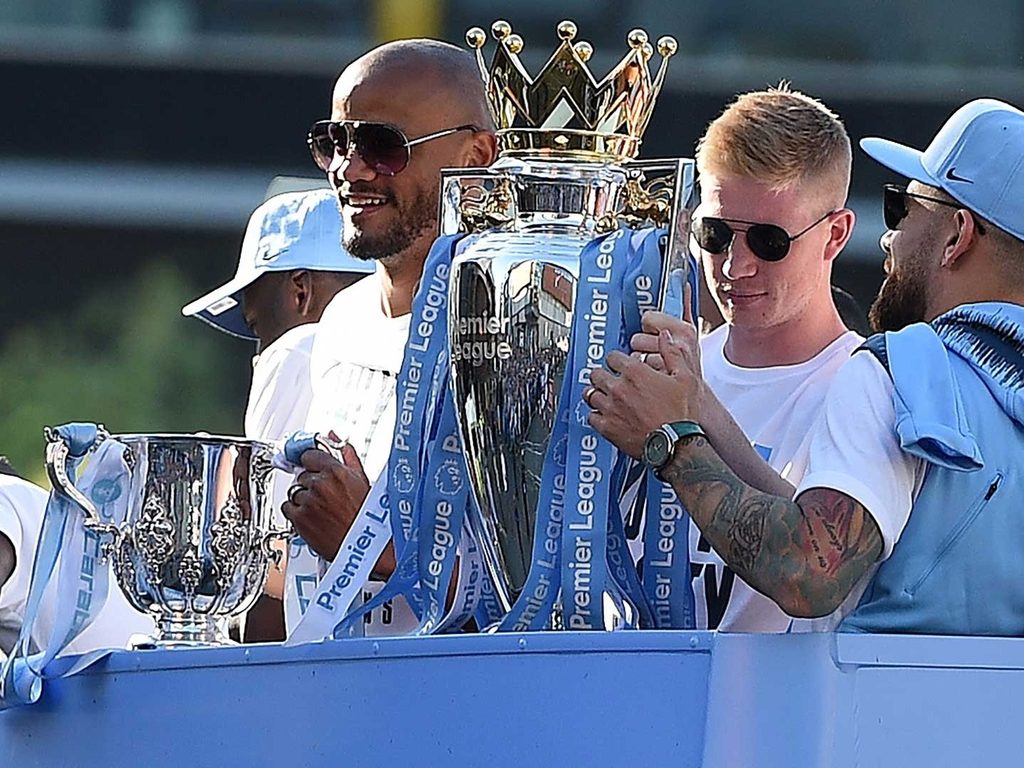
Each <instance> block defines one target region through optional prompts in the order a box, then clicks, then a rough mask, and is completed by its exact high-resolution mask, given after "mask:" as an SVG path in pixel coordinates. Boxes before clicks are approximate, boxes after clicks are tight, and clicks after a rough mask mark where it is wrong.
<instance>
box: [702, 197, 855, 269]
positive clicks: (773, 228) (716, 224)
mask: <svg viewBox="0 0 1024 768" xmlns="http://www.w3.org/2000/svg"><path fill="white" fill-rule="evenodd" d="M837 210H839V209H838V208H837V209H834V210H831V211H829V212H828V213H826V214H824V215H823V216H821V217H820V218H818V219H815V221H814V223H813V224H810V225H809V226H807V227H804V228H803V229H801V230H800V231H799V232H797V233H796V234H795V235H791V234H789V232H787V231H786V230H784V229H783V228H782V227H780V226H779V225H778V224H761V223H759V222H756V221H743V220H741V219H719V218H715V217H714V216H702V217H700V218H698V219H694V220H693V226H692V227H691V232H692V233H693V237H694V239H695V240H696V241H697V245H699V246H700V248H701V250H704V251H707V252H708V253H711V254H714V255H716V256H717V255H719V254H722V253H725V252H726V250H728V248H729V246H730V245H732V240H733V238H734V237H735V236H736V233H737V232H743V233H744V234H745V235H746V238H747V247H749V248H750V251H751V252H752V253H753V254H754V255H755V256H757V257H758V258H759V259H762V260H764V261H782V260H783V259H784V258H786V254H787V253H789V246H790V244H792V242H793V241H794V240H796V239H797V238H799V237H803V236H804V235H806V234H807V233H808V232H810V231H811V230H812V229H814V228H815V227H816V226H818V225H819V224H821V222H823V221H824V220H825V219H827V218H828V217H829V216H831V215H832V214H833V213H835V212H836V211H837ZM733 224H745V225H746V229H733V227H732V226H731V225H733Z"/></svg>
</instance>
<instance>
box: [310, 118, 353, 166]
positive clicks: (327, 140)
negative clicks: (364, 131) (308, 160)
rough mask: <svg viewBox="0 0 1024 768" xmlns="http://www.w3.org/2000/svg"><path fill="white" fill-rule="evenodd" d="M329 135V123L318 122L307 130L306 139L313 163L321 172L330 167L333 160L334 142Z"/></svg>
mask: <svg viewBox="0 0 1024 768" xmlns="http://www.w3.org/2000/svg"><path fill="white" fill-rule="evenodd" d="M330 133H331V132H330V123H327V122H320V123H316V124H314V125H313V127H312V128H310V129H309V136H307V137H306V142H307V143H308V144H309V153H310V154H311V155H312V156H313V162H314V163H316V164H317V166H318V167H319V168H320V170H323V171H326V170H327V169H328V168H329V167H330V165H331V160H332V159H333V158H334V140H333V139H332V138H331V135H330ZM342 134H344V131H342Z"/></svg>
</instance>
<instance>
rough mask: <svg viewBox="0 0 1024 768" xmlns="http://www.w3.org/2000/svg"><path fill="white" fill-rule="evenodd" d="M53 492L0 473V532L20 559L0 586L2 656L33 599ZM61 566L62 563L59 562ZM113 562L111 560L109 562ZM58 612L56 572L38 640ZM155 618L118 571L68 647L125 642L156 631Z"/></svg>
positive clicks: (80, 649) (38, 624) (43, 637)
mask: <svg viewBox="0 0 1024 768" xmlns="http://www.w3.org/2000/svg"><path fill="white" fill-rule="evenodd" d="M48 498H49V495H48V494H47V493H46V491H44V490H43V489H42V488H40V487H38V486H36V485H33V484H32V483H30V482H28V481H26V480H22V479H20V478H17V477H12V476H10V475H0V534H3V535H4V536H6V537H7V538H8V539H9V540H10V541H11V543H12V544H13V545H14V552H15V554H16V557H17V563H16V564H15V566H14V572H13V573H12V574H11V576H10V578H9V579H8V580H7V583H6V584H4V585H3V586H2V587H0V659H2V658H3V657H4V654H5V652H8V651H9V650H10V648H11V647H12V645H13V642H14V641H15V640H17V635H18V632H19V631H20V629H21V623H22V618H23V617H24V614H25V603H26V601H27V600H28V590H29V583H30V581H31V578H32V561H33V560H34V559H35V554H36V544H37V542H38V540H39V533H40V531H41V529H42V526H43V512H44V510H45V509H46V502H47V499H48ZM58 567H59V564H58ZM107 567H108V568H109V565H108V566H107ZM55 613H56V575H55V576H54V578H53V579H52V580H51V582H50V585H49V587H48V589H47V591H46V592H45V593H44V597H43V602H42V603H41V604H40V607H39V615H38V617H37V619H36V625H35V628H34V630H33V633H32V634H33V640H34V641H35V642H36V644H37V645H38V646H42V645H44V644H45V643H46V642H47V641H48V640H49V637H50V633H51V631H52V630H53V626H54V621H55ZM154 629H155V627H154V624H153V619H152V618H151V617H150V616H148V615H147V614H143V613H139V612H138V611H136V610H135V609H134V608H132V607H131V606H130V605H129V604H128V601H127V600H126V599H125V597H124V595H123V594H122V593H121V589H120V587H118V585H117V583H116V579H115V578H114V576H113V574H111V576H110V582H109V589H108V591H107V601H106V603H104V605H103V608H101V609H100V612H99V614H98V615H97V616H96V618H95V619H94V620H93V623H92V624H90V625H89V626H88V627H87V628H86V629H85V630H84V631H83V632H82V634H80V635H79V636H78V637H76V638H75V639H74V641H72V642H71V644H70V645H69V646H68V647H67V649H65V651H64V652H63V653H85V652H86V651H91V650H96V649H100V648H124V647H125V646H126V645H127V644H128V641H129V639H130V638H131V636H132V635H133V634H146V635H152V634H153V633H154Z"/></svg>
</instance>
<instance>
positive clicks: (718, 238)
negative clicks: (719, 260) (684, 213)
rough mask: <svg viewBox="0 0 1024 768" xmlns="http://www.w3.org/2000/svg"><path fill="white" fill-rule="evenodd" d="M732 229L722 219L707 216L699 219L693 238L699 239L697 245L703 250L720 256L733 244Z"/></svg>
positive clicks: (696, 222)
mask: <svg viewBox="0 0 1024 768" xmlns="http://www.w3.org/2000/svg"><path fill="white" fill-rule="evenodd" d="M732 234H733V232H732V227H730V226H729V225H728V224H726V223H725V222H724V221H722V220H721V219H715V218H711V217H709V216H705V217H703V218H701V219H697V221H695V222H694V225H693V236H694V237H695V238H696V239H697V245H699V246H700V247H701V250H704V251H707V252H708V253H711V254H714V255H716V256H717V255H718V254H720V253H725V249H726V248H728V247H729V243H731V242H732Z"/></svg>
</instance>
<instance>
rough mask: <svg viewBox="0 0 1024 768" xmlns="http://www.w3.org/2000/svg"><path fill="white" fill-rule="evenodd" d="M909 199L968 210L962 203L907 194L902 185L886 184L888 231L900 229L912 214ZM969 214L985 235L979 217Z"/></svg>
mask: <svg viewBox="0 0 1024 768" xmlns="http://www.w3.org/2000/svg"><path fill="white" fill-rule="evenodd" d="M908 198H914V199H915V200H930V201H931V202H933V203H938V204H939V205H945V206H948V207H949V208H961V209H963V210H967V209H966V208H964V206H962V205H961V204H960V203H956V202H951V201H949V200H940V199H939V198H937V197H928V195H919V194H917V193H916V192H907V188H906V187H904V186H902V185H900V184H886V185H885V186H884V187H882V218H883V219H884V220H885V227H886V229H899V226H900V222H902V221H903V220H904V219H905V218H907V214H908V213H909V212H910V210H909V208H908V207H907V199H908ZM968 213H970V214H971V217H972V218H973V219H974V226H975V227H976V228H977V230H978V234H982V235H983V234H985V227H984V226H983V225H982V223H981V222H980V221H978V217H977V216H975V215H974V212H973V211H968Z"/></svg>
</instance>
